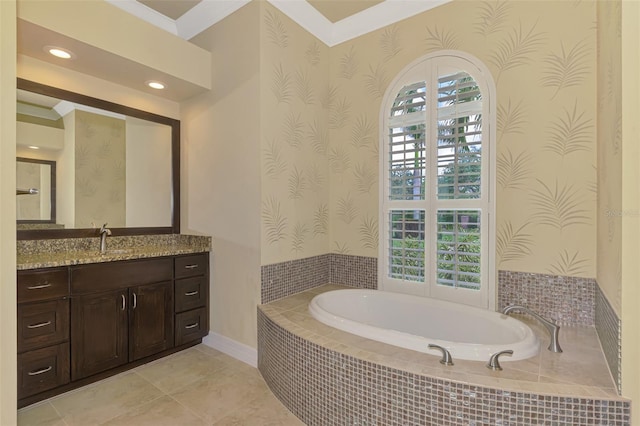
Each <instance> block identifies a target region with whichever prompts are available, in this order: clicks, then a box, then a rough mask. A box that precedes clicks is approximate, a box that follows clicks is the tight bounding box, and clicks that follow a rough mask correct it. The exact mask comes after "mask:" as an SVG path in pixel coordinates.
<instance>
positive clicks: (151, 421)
mask: <svg viewBox="0 0 640 426" xmlns="http://www.w3.org/2000/svg"><path fill="white" fill-rule="evenodd" d="M104 425H109V426H116V425H120V426H134V425H135V426H146V425H148V426H177V425H185V426H186V425H188V426H200V425H206V423H205V422H204V421H203V420H202V419H200V418H199V417H197V416H196V415H195V414H193V413H192V412H191V411H190V410H188V409H187V408H185V407H184V406H182V405H181V404H179V403H178V402H177V401H176V400H174V399H173V398H171V397H169V396H163V397H161V398H159V399H156V400H154V401H151V402H149V403H147V404H144V405H142V406H140V407H138V408H136V409H135V410H133V411H129V412H128V413H126V414H123V415H121V416H118V417H116V418H115V419H112V420H110V421H108V422H106V423H104Z"/></svg>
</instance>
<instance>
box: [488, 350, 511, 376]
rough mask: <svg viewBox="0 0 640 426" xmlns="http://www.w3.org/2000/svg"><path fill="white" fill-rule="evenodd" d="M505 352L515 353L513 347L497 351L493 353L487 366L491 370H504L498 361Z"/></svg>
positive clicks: (508, 353)
mask: <svg viewBox="0 0 640 426" xmlns="http://www.w3.org/2000/svg"><path fill="white" fill-rule="evenodd" d="M504 354H507V355H513V351H512V350H511V349H507V350H506V351H500V352H496V353H495V354H493V355H491V358H489V363H488V364H487V368H488V369H490V370H496V371H502V367H501V366H500V361H498V358H499V357H500V355H504Z"/></svg>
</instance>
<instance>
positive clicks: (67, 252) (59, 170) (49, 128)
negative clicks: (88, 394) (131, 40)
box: [16, 79, 211, 407]
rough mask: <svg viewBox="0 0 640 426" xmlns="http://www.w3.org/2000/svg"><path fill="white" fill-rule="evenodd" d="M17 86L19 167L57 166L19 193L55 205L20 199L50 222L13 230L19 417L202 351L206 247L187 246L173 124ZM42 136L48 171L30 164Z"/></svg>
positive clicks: (38, 87) (204, 241) (196, 242)
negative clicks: (65, 395)
mask: <svg viewBox="0 0 640 426" xmlns="http://www.w3.org/2000/svg"><path fill="white" fill-rule="evenodd" d="M17 84H18V89H19V90H18V92H17V99H18V103H17V105H16V108H17V110H18V112H19V113H18V114H17V123H16V124H17V127H18V128H19V129H20V131H19V132H17V138H16V152H18V151H20V153H22V155H19V158H18V159H17V161H18V165H22V166H24V165H25V164H26V165H27V166H30V165H32V163H33V164H40V163H43V162H45V163H46V164H57V165H58V167H53V166H51V168H50V169H47V170H48V171H47V172H41V173H40V176H41V177H42V176H49V175H51V177H50V179H49V180H47V181H46V182H45V180H43V179H42V178H38V179H35V180H34V181H26V182H25V183H24V185H26V186H33V187H34V188H36V187H37V189H38V191H37V192H42V193H47V194H50V196H49V197H48V198H47V200H48V202H47V203H43V202H42V200H40V202H39V203H36V201H37V200H36V199H35V198H33V194H34V193H35V192H33V193H32V192H31V191H29V192H28V194H27V192H25V191H18V190H17V191H16V194H21V195H17V196H19V197H23V198H22V199H21V200H23V201H24V203H23V204H24V205H25V206H27V202H28V201H32V202H33V203H36V204H38V211H39V212H40V213H42V214H43V215H42V216H38V217H37V218H32V217H31V216H25V217H24V218H23V219H24V220H19V222H20V223H17V225H29V226H27V227H22V228H20V227H19V228H18V232H17V240H18V243H17V247H16V250H17V269H18V272H17V274H18V276H17V286H18V289H17V293H18V298H17V299H18V300H17V303H18V309H17V310H18V319H17V320H18V321H17V322H18V342H17V352H18V365H17V368H18V406H19V407H23V406H25V405H29V404H32V403H34V402H37V401H40V400H42V399H46V398H49V397H51V396H54V395H57V394H59V393H62V392H66V391H68V390H71V389H74V388H77V387H80V386H83V385H86V384H88V383H91V382H94V381H97V380H100V379H103V378H105V377H108V376H110V375H113V374H117V373H119V372H122V371H125V370H127V369H130V368H133V367H135V366H138V365H141V364H144V363H146V362H149V361H152V360H154V359H157V358H160V357H163V356H166V355H168V354H171V353H173V352H177V351H179V350H182V349H184V348H187V347H189V346H192V345H195V344H197V343H199V342H201V341H202V338H203V337H204V336H206V335H207V334H208V330H209V252H210V250H211V238H210V237H205V236H193V235H183V234H181V233H180V121H179V120H176V119H174V118H170V117H164V116H159V115H156V114H153V113H150V112H147V111H142V110H138V109H134V108H131V107H128V106H124V105H119V104H115V103H112V102H108V101H105V100H101V99H96V98H92V97H89V96H86V95H83V94H80V93H74V92H69V91H67V90H63V89H60V88H56V87H51V86H45V85H42V84H39V83H37V82H33V81H27V80H22V79H18V81H17ZM69 103H70V104H69ZM56 105H58V106H59V105H67V106H69V105H70V106H73V108H66V109H58V110H55V109H54V108H53V106H56ZM36 107H37V108H36ZM34 108H36V109H37V110H38V111H39V112H41V113H44V116H46V117H49V119H48V120H44V121H43V120H37V121H34V120H33V119H30V118H28V116H29V115H30V114H31V115H33V109H34ZM58 111H63V112H62V113H59V112H58ZM40 115H42V114H40ZM34 134H35V135H40V136H39V137H38V138H35V139H36V141H37V143H38V146H41V147H43V148H47V149H46V150H44V151H42V152H43V153H44V152H45V151H46V153H48V154H47V155H50V156H52V158H38V159H35V158H27V157H36V154H33V152H32V151H30V150H29V149H28V148H27V147H28V146H30V145H33V144H34V143H36V141H34V138H33V137H30V135H34ZM54 134H56V135H59V136H60V137H56V138H54V137H49V136H42V135H54ZM22 136H24V137H22ZM55 141H57V142H56V143H55V144H54V143H53V142H55ZM43 153H41V154H39V155H40V156H44V155H45V154H43ZM22 163H25V164H22ZM96 171H97V172H96ZM98 172H99V173H98ZM32 182H33V183H32ZM54 182H55V185H53V183H54ZM45 184H49V186H47V185H45ZM29 197H32V198H29ZM25 211H26V207H25ZM19 218H20V217H19ZM27 219H29V220H27ZM22 222H24V223H22ZM27 222H28V223H27ZM43 224H44V225H47V226H46V227H43V226H42V225H43ZM107 224H108V225H109V228H107ZM35 225H38V226H37V227H36V226H35ZM53 225H55V226H53ZM101 225H102V227H101ZM108 235H109V237H108V238H107V236H108Z"/></svg>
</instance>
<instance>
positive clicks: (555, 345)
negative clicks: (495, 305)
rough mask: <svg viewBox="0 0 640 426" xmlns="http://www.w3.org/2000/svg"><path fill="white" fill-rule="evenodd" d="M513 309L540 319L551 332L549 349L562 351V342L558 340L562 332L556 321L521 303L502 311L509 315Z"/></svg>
mask: <svg viewBox="0 0 640 426" xmlns="http://www.w3.org/2000/svg"><path fill="white" fill-rule="evenodd" d="M511 311H522V312H526V313H528V314H529V315H531V316H532V317H534V318H535V319H537V320H538V321H540V322H541V323H542V325H544V326H545V328H546V329H547V331H548V332H549V335H550V336H551V342H550V343H549V347H548V348H547V349H549V350H550V351H551V352H562V348H560V342H559V341H558V334H559V333H560V326H559V325H558V324H556V323H555V322H552V321H549V320H548V319H546V318H543V317H542V316H540V315H538V314H537V313H535V312H534V311H532V310H531V309H529V308H527V307H524V306H520V305H511V306H507V307H506V308H504V309H503V310H502V313H503V314H504V315H508V314H509V312H511Z"/></svg>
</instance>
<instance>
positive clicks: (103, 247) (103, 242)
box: [100, 223, 111, 253]
mask: <svg viewBox="0 0 640 426" xmlns="http://www.w3.org/2000/svg"><path fill="white" fill-rule="evenodd" d="M107 235H111V229H109V228H107V224H106V223H105V224H104V225H102V227H101V228H100V253H105V252H106V251H107Z"/></svg>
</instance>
